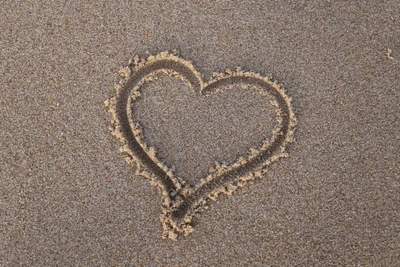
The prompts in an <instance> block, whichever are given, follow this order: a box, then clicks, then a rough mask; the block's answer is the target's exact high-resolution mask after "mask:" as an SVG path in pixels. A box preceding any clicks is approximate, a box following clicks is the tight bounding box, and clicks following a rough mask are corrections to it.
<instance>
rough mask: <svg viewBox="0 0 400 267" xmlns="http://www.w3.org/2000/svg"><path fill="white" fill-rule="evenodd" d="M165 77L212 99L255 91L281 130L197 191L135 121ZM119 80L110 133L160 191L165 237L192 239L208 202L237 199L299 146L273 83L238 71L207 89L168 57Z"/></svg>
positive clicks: (189, 68)
mask: <svg viewBox="0 0 400 267" xmlns="http://www.w3.org/2000/svg"><path fill="white" fill-rule="evenodd" d="M160 73H161V74H166V75H169V76H172V77H175V78H177V79H180V80H182V81H183V82H185V83H186V84H187V86H188V87H190V88H191V89H193V90H194V91H195V92H196V93H198V94H201V95H203V96H210V95H213V94H215V93H216V92H218V88H221V87H224V86H228V87H229V86H235V85H241V87H242V88H246V87H247V88H250V86H252V87H251V88H252V89H253V88H256V90H257V92H258V93H259V94H261V96H263V97H265V98H266V100H268V102H269V103H270V104H272V106H273V107H274V109H275V112H276V115H277V116H276V120H277V122H278V125H277V127H276V128H275V129H274V130H273V135H272V138H270V139H265V140H263V142H262V145H261V146H260V147H259V148H257V149H254V148H252V149H250V151H249V152H248V154H247V156H246V157H239V158H237V159H236V161H235V162H234V163H233V164H216V166H213V167H211V168H210V171H209V174H208V175H207V176H206V177H204V178H202V179H201V180H200V181H199V182H198V183H197V185H195V186H191V185H189V184H187V183H186V182H185V180H183V179H181V178H179V177H177V176H176V175H174V171H173V169H172V168H170V167H168V166H166V164H164V163H163V162H162V161H160V160H159V159H158V158H157V156H156V150H155V148H153V147H150V146H148V145H147V144H146V143H145V142H144V138H143V131H142V127H141V125H139V123H138V122H137V121H135V120H134V118H133V117H134V116H133V113H132V105H133V103H134V102H135V101H137V100H138V99H139V98H140V97H141V87H142V86H143V85H144V84H145V83H148V82H151V81H153V80H156V79H157V74H160ZM120 75H121V77H122V79H121V81H120V82H119V84H117V85H116V90H117V93H116V96H115V97H113V98H111V99H109V100H106V101H105V104H106V106H107V107H108V109H109V112H110V113H111V114H112V118H113V119H112V128H111V130H112V133H113V135H115V136H116V137H117V138H118V139H119V140H120V141H121V142H122V148H121V152H123V153H124V155H126V159H127V161H128V162H129V163H131V164H134V165H135V166H136V174H137V175H141V176H144V177H146V178H148V179H149V180H150V182H151V184H153V185H155V186H157V187H158V188H160V189H161V192H162V201H163V205H162V210H163V214H162V216H161V221H162V224H163V228H164V231H163V237H169V238H171V239H173V240H176V238H177V236H178V234H181V233H182V234H184V235H187V234H189V233H190V232H192V231H193V227H192V225H191V222H192V219H193V217H194V216H195V214H197V213H198V212H200V211H201V210H203V209H205V208H206V207H207V206H206V204H207V202H208V201H209V200H216V198H217V197H218V195H219V194H221V193H225V194H227V195H230V194H232V193H233V192H234V191H235V190H236V189H237V188H238V187H242V186H244V185H245V184H247V183H251V182H252V181H253V180H254V179H255V178H258V177H262V176H263V175H264V172H266V167H267V166H268V165H269V164H271V163H272V162H274V161H276V160H278V159H280V158H282V157H287V156H288V154H287V153H286V152H285V147H286V145H287V144H288V143H290V142H292V141H293V140H294V138H293V134H294V129H295V124H296V119H295V116H294V113H293V111H292V107H291V99H290V98H289V97H288V96H287V95H286V93H285V91H284V89H283V88H282V86H281V85H279V84H278V83H277V82H273V81H271V79H270V78H267V77H263V76H261V75H259V74H257V73H253V72H243V71H242V70H241V69H239V68H238V69H237V70H236V71H230V70H227V71H226V72H225V73H220V74H214V77H213V79H212V80H211V81H209V82H207V83H205V82H204V81H203V79H202V76H201V75H200V73H199V72H197V70H196V69H195V68H194V66H193V65H192V63H191V62H189V61H187V60H184V59H182V58H180V57H179V56H177V55H175V54H171V53H169V52H162V53H160V54H158V55H155V56H153V55H150V56H148V57H147V58H145V59H140V58H139V57H138V56H136V57H134V58H133V59H132V60H130V62H129V65H128V66H127V67H126V68H123V69H121V70H120Z"/></svg>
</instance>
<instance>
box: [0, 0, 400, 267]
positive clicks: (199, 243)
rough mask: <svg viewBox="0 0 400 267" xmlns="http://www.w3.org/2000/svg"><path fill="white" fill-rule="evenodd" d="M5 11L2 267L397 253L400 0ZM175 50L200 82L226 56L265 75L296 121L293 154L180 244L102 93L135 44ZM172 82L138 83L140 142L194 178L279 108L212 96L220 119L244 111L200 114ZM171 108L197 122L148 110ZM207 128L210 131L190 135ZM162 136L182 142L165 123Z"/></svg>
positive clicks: (368, 259) (32, 6)
mask: <svg viewBox="0 0 400 267" xmlns="http://www.w3.org/2000/svg"><path fill="white" fill-rule="evenodd" d="M0 22H1V23H0V48H1V49H0V53H1V54H0V63H1V64H0V126H1V129H2V130H1V131H0V148H1V149H0V265H1V266H71V265H73V266H396V263H398V262H399V260H400V252H399V251H400V236H399V225H400V218H399V214H400V208H399V204H400V179H399V175H400V164H399V149H400V145H399V144H400V142H399V141H400V140H399V139H400V136H399V129H400V119H399V112H400V108H399V102H400V93H399V92H400V85H399V84H400V83H399V81H400V39H399V36H400V4H399V3H398V1H396V0H393V1H384V2H377V1H357V2H356V1H354V2H351V1H346V2H344V1H343V2H322V1H313V2H311V1H310V2H307V3H300V2H297V1H287V2H286V1H285V2H283V1H282V2H281V1H242V2H239V3H232V2H228V1H221V2H216V1H204V2H202V3H199V2H198V1H185V2H183V1H170V2H168V3H166V2H164V1H143V2H139V1H132V2H128V1H124V2H121V3H114V2H112V1H101V2H100V1H99V2H94V1H88V3H75V2H59V1H30V2H16V1H4V4H2V8H1V11H0ZM173 49H176V50H177V51H179V56H180V57H182V58H184V59H186V60H190V61H191V62H192V64H193V66H194V67H195V68H196V70H197V71H198V72H199V73H201V74H202V75H203V79H204V81H208V80H211V79H212V74H213V73H214V72H219V73H220V72H224V71H225V70H226V69H232V70H234V69H235V68H236V67H241V68H242V69H243V70H244V71H250V72H256V73H260V74H261V75H262V76H265V77H269V76H272V77H273V80H275V79H276V80H277V81H278V82H279V83H280V84H281V85H282V86H283V87H284V88H285V90H286V93H287V95H288V96H289V97H291V98H292V108H293V111H294V113H295V116H296V119H297V125H296V131H295V135H294V137H295V142H292V143H290V144H288V145H287V148H286V151H287V152H288V155H289V156H288V157H287V158H283V159H280V160H279V161H276V162H273V163H272V164H271V165H269V166H268V168H267V173H266V174H264V175H263V177H261V178H260V179H256V180H255V181H254V183H253V184H247V185H245V186H244V187H242V188H239V189H238V190H236V192H235V193H234V194H233V195H231V196H227V195H221V196H219V198H218V199H217V200H216V201H212V202H210V203H209V208H208V209H207V210H205V211H203V212H201V214H199V216H197V217H196V218H195V219H194V221H193V230H194V231H193V232H192V233H190V234H189V235H187V236H178V239H177V241H173V240H170V239H168V238H167V239H163V238H162V233H163V225H162V223H161V221H160V216H161V214H162V200H161V193H160V191H159V189H157V187H155V186H153V185H151V184H150V183H149V182H148V179H146V178H145V177H142V176H137V175H135V171H136V169H135V166H132V165H129V164H127V163H126V161H125V156H124V155H123V154H122V153H120V151H119V149H120V147H121V144H120V141H118V140H117V139H116V138H115V137H114V136H113V135H112V134H111V131H110V129H109V128H110V127H111V116H110V114H109V112H108V109H107V108H106V107H105V105H104V101H105V100H107V99H110V98H112V97H113V96H115V88H114V85H115V84H116V83H118V81H119V80H120V77H119V74H118V73H119V70H120V69H121V68H122V67H125V66H127V64H128V62H129V60H130V59H131V58H132V57H133V56H135V55H139V56H141V57H146V56H147V54H146V51H148V52H149V53H151V54H158V53H160V52H162V51H167V50H169V51H171V50H173ZM164 82H168V81H164ZM174 82H175V83H176V81H169V83H170V84H171V83H172V84H174ZM157 86H158V87H157ZM157 86H155V87H154V88H155V91H156V92H159V91H160V90H161V89H162V88H164V87H163V86H164V85H162V84H161V85H157ZM172 87H173V88H172V89H176V91H173V92H172V93H171V94H165V92H164V94H165V95H163V96H162V97H160V96H159V97H158V98H157V96H155V95H156V94H154V95H153V96H152V95H151V92H153V93H154V91H148V92H149V93H148V96H149V97H150V98H143V102H140V103H139V106H138V107H137V108H138V110H139V111H140V110H141V111H145V112H139V115H138V116H139V119H140V120H141V121H142V124H143V127H144V128H145V129H146V128H147V129H148V130H147V133H148V134H147V135H146V133H145V138H146V141H147V142H149V143H151V144H153V145H154V146H155V148H156V149H157V150H158V151H160V153H161V154H160V156H161V157H162V158H163V160H164V161H165V162H166V163H167V164H171V165H173V164H175V165H178V163H179V164H180V165H179V166H176V171H177V172H179V175H181V176H183V177H186V179H194V180H191V182H192V183H194V184H195V183H196V182H198V181H199V177H201V176H202V175H204V173H207V171H208V169H205V168H206V166H208V165H209V164H210V162H213V160H214V157H212V155H214V156H215V160H222V161H223V160H226V161H228V162H229V161H232V159H233V158H234V157H235V156H237V155H238V154H240V151H242V150H245V149H247V148H248V147H253V146H254V144H256V143H257V142H260V141H259V140H261V139H262V138H266V137H268V136H270V134H271V132H269V131H268V129H271V131H272V128H273V126H272V124H273V123H272V120H271V118H270V117H267V116H266V117H262V116H261V115H264V116H265V114H267V113H268V114H273V111H271V110H272V109H271V110H269V109H267V108H265V107H264V108H265V110H263V106H262V105H261V106H260V103H259V102H257V101H259V100H258V98H257V97H255V96H254V98H253V96H251V95H246V94H245V93H243V92H241V93H240V92H239V91H237V90H236V93H232V94H228V95H224V94H222V95H219V96H217V98H215V99H214V100H210V101H214V102H213V106H216V110H214V111H213V112H212V114H219V115H218V116H222V117H224V116H225V117H226V116H228V117H229V116H231V115H232V112H231V111H235V110H236V109H235V108H234V107H235V106H234V105H236V106H240V107H248V109H246V108H244V109H243V110H241V112H238V113H237V114H234V115H232V116H236V117H229V119H230V120H232V121H235V122H236V121H238V123H234V124H229V123H225V124H224V123H221V124H220V123H218V120H212V121H211V124H207V121H206V119H207V117H206V116H205V117H202V116H201V114H203V113H204V111H206V110H207V108H205V107H204V106H201V107H200V108H199V109H198V110H197V111H196V108H197V107H198V106H197V105H201V103H200V102H201V100H199V99H196V98H195V97H193V98H191V97H190V94H188V93H187V92H188V91H182V90H181V91H180V90H178V89H177V88H184V86H183V85H177V86H176V87H175V86H172ZM154 88H153V89H154ZM157 88H158V89H157ZM144 89H146V88H144ZM150 90H151V89H150ZM157 90H158V91H157ZM161 91H162V90H161ZM161 93H163V92H161ZM235 94H236V95H235ZM232 95H233V99H232ZM167 96H170V97H171V98H168V97H167ZM174 97H176V98H177V99H186V100H185V101H183V102H184V103H183V105H179V104H182V103H179V101H178V102H176V103H175V102H174V99H173V98H174ZM146 99H147V100H146ZM156 100H157V101H161V102H156ZM146 101H147V102H146ZM152 101H153V102H154V105H151V103H152ZM163 101H165V103H164V102H163ZM219 101H220V102H221V104H220V105H218V103H217V102H219ZM185 103H191V105H189V104H185ZM157 105H159V106H157ZM257 105H259V106H258V107H257ZM166 107H170V108H166ZM162 108H165V110H166V111H164V110H163V109H162ZM186 109H187V110H186ZM171 110H173V112H175V113H174V114H177V113H179V112H181V113H184V114H194V115H191V116H192V117H191V118H199V119H200V120H205V121H204V122H202V121H200V122H198V121H197V122H193V121H190V120H182V121H179V122H178V121H177V117H170V118H169V119H170V121H168V117H167V118H165V119H164V120H163V121H162V123H161V122H160V123H159V124H158V123H157V120H156V119H155V117H154V116H152V115H151V114H156V115H157V116H160V114H165V112H167V111H171ZM228 111H229V112H228ZM146 112H147V113H146ZM224 112H225V113H224ZM257 112H259V113H260V114H258V115H259V116H257ZM140 114H142V115H140ZM146 114H147V115H146ZM148 114H150V116H149V115H148ZM221 114H222V115H221ZM242 114H245V115H243V116H242ZM157 116H156V117H157ZM208 118H210V115H208ZM243 118H246V120H248V122H249V125H253V126H254V125H258V124H261V126H260V128H259V129H258V130H259V131H257V128H254V127H253V128H251V129H250V130H251V131H250V132H248V131H245V130H244V129H243V128H242V127H243V125H242V124H243ZM203 124H207V126H210V125H211V126H210V129H212V130H213V131H215V133H219V135H218V136H215V134H210V135H209V136H208V137H207V136H206V137H205V139H201V140H199V141H198V142H194V141H193V138H191V136H193V135H194V136H195V139H196V138H200V137H201V134H199V132H200V133H201V132H202V131H204V129H202V127H201V126H202V125H203ZM156 126H157V127H158V128H155V127H156ZM179 127H182V129H183V130H182V131H180V130H179V129H178V128H179ZM191 127H192V128H191ZM193 127H194V128H193ZM196 127H199V129H197V128H196ZM213 127H216V128H213ZM218 127H219V128H218ZM227 127H233V128H232V129H236V130H237V132H235V133H236V135H235V137H234V138H233V139H231V140H229V137H230V135H231V136H232V134H231V132H230V131H229V130H227V129H228V128H227ZM235 127H236V128H235ZM237 127H239V128H237ZM229 129H230V128H229ZM230 130H231V129H230ZM174 131H176V132H178V133H183V137H184V138H186V139H182V140H181V142H183V143H186V144H187V147H186V148H185V146H180V145H175V146H172V145H171V144H176V141H177V140H178V139H177V138H178V137H179V136H176V135H173V134H172V135H168V136H167V135H164V134H163V133H164V132H165V133H168V132H172V133H173V132H174ZM186 133H189V134H188V135H186ZM264 133H266V135H265V136H264ZM207 138H208V139H207ZM235 138H236V139H235ZM208 140H210V142H208ZM235 143H236V145H234V144H235ZM196 144H200V145H198V146H196ZM218 146H222V147H221V148H220V149H219V147H218ZM227 146H230V147H227ZM169 148H171V149H169ZM209 151H211V152H209ZM207 152H209V154H207ZM196 153H197V154H196ZM171 154H172V155H171ZM210 155H211V156H210ZM201 156H202V157H201ZM197 161H198V162H197ZM192 170H193V172H192ZM192 173H196V175H194V176H193V177H190V175H191V174H192ZM188 177H189V178H188Z"/></svg>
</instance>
